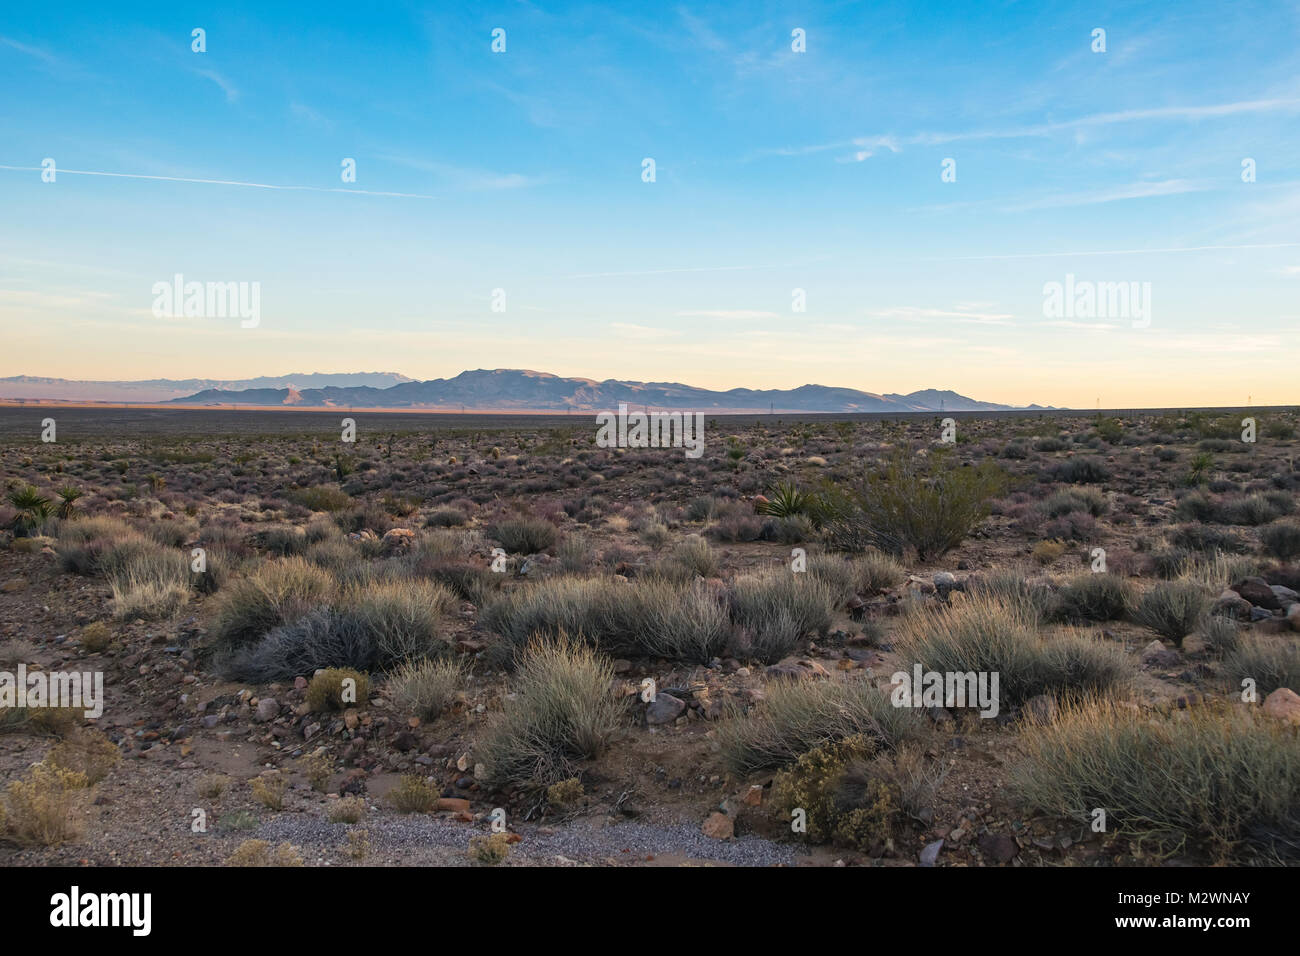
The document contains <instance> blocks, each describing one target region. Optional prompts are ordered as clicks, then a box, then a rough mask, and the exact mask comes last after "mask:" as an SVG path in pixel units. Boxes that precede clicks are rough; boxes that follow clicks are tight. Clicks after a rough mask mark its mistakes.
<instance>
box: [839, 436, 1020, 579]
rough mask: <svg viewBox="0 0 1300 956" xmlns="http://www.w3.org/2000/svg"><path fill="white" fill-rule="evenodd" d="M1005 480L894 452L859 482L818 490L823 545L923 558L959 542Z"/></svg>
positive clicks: (990, 472)
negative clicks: (824, 535)
mask: <svg viewBox="0 0 1300 956" xmlns="http://www.w3.org/2000/svg"><path fill="white" fill-rule="evenodd" d="M1005 482H1006V478H1005V475H1004V474H1003V473H1002V471H1001V470H1000V469H999V468H998V467H997V466H996V465H993V464H991V463H988V462H985V463H983V464H981V465H979V466H978V467H973V468H964V467H962V466H960V465H958V464H956V463H955V462H953V461H952V460H951V459H950V458H949V457H948V456H947V455H944V454H942V453H932V454H931V455H929V456H928V457H926V458H922V457H920V456H919V455H915V454H910V453H908V452H906V451H900V452H898V453H896V454H895V455H894V456H893V457H892V458H890V459H889V460H888V461H887V462H885V464H884V465H883V466H882V467H881V468H880V469H879V470H876V471H873V472H870V473H869V474H868V475H867V476H866V477H865V478H862V479H859V480H857V481H854V482H851V483H849V484H846V485H840V486H834V485H832V486H830V487H829V488H828V489H827V490H826V492H825V494H824V496H823V510H824V512H825V514H826V519H825V527H826V530H827V539H828V541H829V542H830V543H831V544H832V546H834V547H837V548H839V549H841V550H847V551H865V550H866V549H867V548H869V547H874V548H877V549H879V550H881V551H884V552H885V553H887V554H891V555H894V556H895V557H901V556H902V555H903V554H904V553H905V552H906V551H907V550H908V549H909V548H910V549H912V550H914V551H915V552H916V553H917V555H918V556H919V557H920V558H921V559H922V560H928V559H930V558H933V557H937V556H938V555H940V554H943V553H944V552H946V551H948V550H949V549H950V548H953V547H955V546H956V545H958V544H960V543H961V541H962V540H963V539H964V538H965V537H966V535H968V534H969V533H970V532H971V531H972V530H973V529H974V528H975V526H976V525H978V524H979V523H980V522H981V521H982V520H983V519H984V518H985V517H986V516H987V515H988V513H989V504H988V503H989V501H990V499H992V498H994V497H995V496H996V495H997V494H999V493H1000V492H1001V490H1002V488H1003V487H1004V486H1005Z"/></svg>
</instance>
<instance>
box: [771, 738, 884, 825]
mask: <svg viewBox="0 0 1300 956" xmlns="http://www.w3.org/2000/svg"><path fill="white" fill-rule="evenodd" d="M878 749H879V745H878V744H877V742H876V741H875V740H874V739H872V738H870V737H867V736H864V735H861V734H858V735H854V736H852V737H846V738H844V739H842V740H836V741H828V742H827V743H824V744H822V745H821V746H820V747H816V748H814V749H813V750H810V751H808V752H807V753H805V754H801V755H800V756H799V758H798V759H797V760H795V762H794V763H793V764H792V765H791V766H790V767H789V769H787V770H784V771H782V772H781V773H778V774H777V775H776V778H775V780H774V781H773V783H772V802H773V804H774V805H775V807H776V808H777V810H779V811H780V812H781V813H782V815H783V816H784V817H785V818H786V819H789V818H790V815H791V814H792V813H793V812H794V811H795V810H796V809H801V810H803V811H804V812H805V814H806V818H805V819H806V823H807V827H808V829H807V835H808V839H809V840H810V841H811V842H813V843H826V842H828V841H832V840H833V841H834V842H835V843H836V845H840V846H849V847H853V848H855V849H862V850H867V849H869V848H871V847H873V846H876V845H879V844H882V843H884V841H885V840H887V839H888V838H889V837H890V836H891V835H892V834H893V832H894V829H895V826H896V824H897V821H898V818H899V814H900V809H901V808H900V806H899V794H898V792H897V790H896V788H895V787H893V786H892V785H891V783H890V782H889V781H888V780H887V779H885V778H884V777H883V776H882V775H879V774H876V773H873V772H872V763H871V761H872V758H873V757H875V756H876V755H877V751H878Z"/></svg>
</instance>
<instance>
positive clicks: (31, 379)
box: [0, 372, 413, 402]
mask: <svg viewBox="0 0 1300 956" xmlns="http://www.w3.org/2000/svg"><path fill="white" fill-rule="evenodd" d="M410 381H413V379H410V378H407V377H406V376H405V375H399V374H397V373H396V372H343V373H340V374H337V375H335V374H330V373H322V372H311V373H305V374H301V375H269V376H262V377H260V378H243V379H230V380H225V379H214V378H182V379H171V378H155V379H148V380H146V381H142V382H97V381H78V380H74V379H67V378H42V377H40V376H36V375H14V376H12V377H10V378H0V399H4V398H24V399H41V400H45V401H53V400H58V401H67V402H170V401H171V400H172V399H176V398H184V397H185V396H186V395H193V394H194V393H195V392H199V391H207V390H209V389H223V390H227V391H240V390H243V389H250V388H252V389H278V388H282V389H288V388H294V389H301V388H308V389H311V388H350V387H355V386H367V387H370V388H388V387H389V386H390V385H399V384H401V383H402V382H410Z"/></svg>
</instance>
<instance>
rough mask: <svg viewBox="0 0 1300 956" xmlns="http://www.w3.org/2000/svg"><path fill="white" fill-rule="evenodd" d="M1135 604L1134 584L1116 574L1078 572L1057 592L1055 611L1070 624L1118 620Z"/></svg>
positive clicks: (1058, 618) (1059, 618)
mask: <svg viewBox="0 0 1300 956" xmlns="http://www.w3.org/2000/svg"><path fill="white" fill-rule="evenodd" d="M1132 607H1133V586H1132V585H1131V584H1129V582H1128V581H1126V580H1125V579H1124V578H1121V577H1119V576H1118V575H1114V574H1105V573H1101V574H1094V573H1091V572H1085V573H1083V574H1077V575H1075V576H1074V577H1073V578H1071V579H1070V580H1069V581H1067V582H1066V583H1065V585H1064V586H1063V587H1062V588H1061V589H1060V590H1059V591H1057V593H1056V601H1055V603H1054V605H1053V608H1052V614H1053V616H1054V617H1055V618H1056V619H1057V620H1061V621H1066V622H1069V623H1075V624H1078V623H1083V622H1087V621H1115V620H1119V619H1120V618H1123V617H1124V616H1126V615H1127V614H1128V612H1129V610H1130V609H1131V608H1132Z"/></svg>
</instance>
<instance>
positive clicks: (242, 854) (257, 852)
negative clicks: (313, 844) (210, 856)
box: [226, 840, 302, 866]
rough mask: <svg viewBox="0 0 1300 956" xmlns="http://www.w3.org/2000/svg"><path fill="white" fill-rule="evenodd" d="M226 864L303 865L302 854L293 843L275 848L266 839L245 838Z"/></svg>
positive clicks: (282, 844)
mask: <svg viewBox="0 0 1300 956" xmlns="http://www.w3.org/2000/svg"><path fill="white" fill-rule="evenodd" d="M226 866H302V854H301V853H300V852H299V851H298V848H297V847H296V846H294V845H293V844H291V843H281V844H279V845H278V846H276V847H274V848H273V847H272V846H271V844H270V843H268V842H267V841H266V840H245V841H244V842H243V843H241V844H239V846H238V847H236V848H235V852H234V853H232V854H230V858H229V859H227V860H226Z"/></svg>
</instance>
